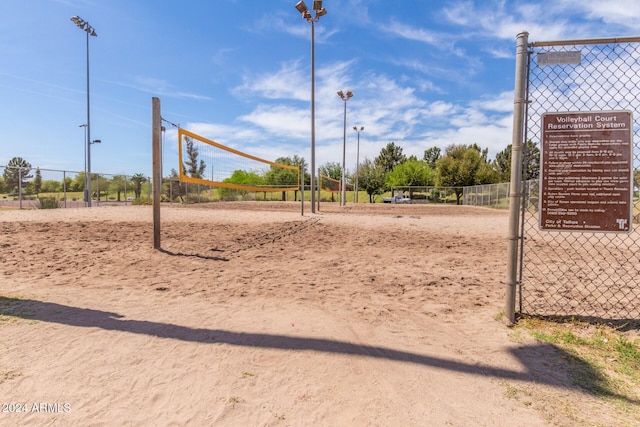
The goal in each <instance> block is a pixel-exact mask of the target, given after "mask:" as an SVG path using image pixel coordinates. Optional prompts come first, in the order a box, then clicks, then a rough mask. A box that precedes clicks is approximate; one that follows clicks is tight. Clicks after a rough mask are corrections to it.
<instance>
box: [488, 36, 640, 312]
mask: <svg viewBox="0 0 640 427" xmlns="http://www.w3.org/2000/svg"><path fill="white" fill-rule="evenodd" d="M639 41H640V40H630V39H607V40H600V41H598V40H592V41H589V40H586V41H585V40H583V41H567V42H549V43H530V44H529V45H528V57H529V59H528V70H527V72H528V79H527V96H526V119H525V126H524V129H525V135H524V141H528V140H532V141H534V142H535V143H537V144H540V142H541V138H542V133H543V128H542V124H543V115H544V114H547V113H558V112H585V111H587V112H594V111H595V112H597V111H607V112H608V111H621V110H629V111H631V112H632V118H633V123H632V127H633V133H632V135H633V136H632V142H631V145H632V146H633V154H632V160H631V162H632V163H633V165H632V169H633V172H634V176H635V177H636V178H635V181H636V184H635V185H633V184H628V185H631V186H632V191H633V192H634V195H635V197H634V198H633V200H632V217H633V225H632V231H631V232H630V233H628V234H627V233H611V232H586V231H548V230H543V229H542V227H541V226H540V223H539V221H540V217H539V209H538V208H539V206H538V193H539V183H538V181H528V182H524V183H523V199H522V200H523V203H522V213H521V231H520V234H521V235H520V237H521V240H520V242H521V243H520V251H519V252H520V255H519V257H520V260H519V261H520V262H519V264H520V266H519V287H518V289H519V301H518V303H519V311H520V312H521V313H523V314H529V315H543V316H559V317H567V316H580V317H585V318H588V319H596V320H599V321H621V320H622V321H625V320H638V319H640V229H639V228H640V225H639V224H638V212H640V203H639V201H638V197H637V196H638V193H637V179H638V178H637V177H638V170H639V169H640V168H639V165H640V146H639V141H640V138H639V132H640V108H639V107H640V97H639V96H638V94H640V66H639V60H640V43H639ZM543 58H544V60H543ZM554 58H555V59H554ZM523 155H524V160H523V163H524V164H526V156H527V153H526V151H525V152H524V154H523ZM543 167H544V166H543ZM483 194H488V192H485V193H483ZM483 197H486V196H483Z"/></svg>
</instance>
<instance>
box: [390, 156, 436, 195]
mask: <svg viewBox="0 0 640 427" xmlns="http://www.w3.org/2000/svg"><path fill="white" fill-rule="evenodd" d="M435 175H436V174H435V171H434V170H433V169H431V168H430V167H429V165H428V164H427V162H425V161H422V160H415V159H410V160H407V161H406V162H404V163H401V164H399V165H397V166H396V167H395V168H393V170H392V171H391V172H389V173H388V174H387V176H386V177H385V184H386V186H387V188H391V187H409V186H420V187H426V186H429V185H433V184H434V183H435Z"/></svg>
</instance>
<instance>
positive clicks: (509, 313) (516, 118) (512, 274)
mask: <svg viewBox="0 0 640 427" xmlns="http://www.w3.org/2000/svg"><path fill="white" fill-rule="evenodd" d="M528 38H529V33H527V32H526V31H523V32H521V33H520V34H518V35H517V37H516V76H515V88H514V94H513V135H512V142H511V180H510V182H511V185H510V186H509V187H510V191H509V232H508V237H507V239H508V248H507V278H506V286H507V289H506V296H505V309H504V313H505V316H506V318H507V321H508V322H509V323H510V324H513V323H514V322H515V319H516V315H515V312H516V287H517V285H518V229H519V212H520V202H521V200H520V199H521V193H522V191H521V188H522V147H523V145H524V141H523V138H524V118H525V117H524V114H525V105H526V80H527V60H528V53H527V44H528Z"/></svg>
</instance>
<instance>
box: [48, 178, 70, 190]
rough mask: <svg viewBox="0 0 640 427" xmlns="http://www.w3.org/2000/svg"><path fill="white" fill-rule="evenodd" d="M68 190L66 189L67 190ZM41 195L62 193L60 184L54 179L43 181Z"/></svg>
mask: <svg viewBox="0 0 640 427" xmlns="http://www.w3.org/2000/svg"><path fill="white" fill-rule="evenodd" d="M67 189H68V188H67ZM41 191H42V192H43V193H57V192H60V191H62V182H60V181H56V180H55V179H45V180H44V181H42V189H41Z"/></svg>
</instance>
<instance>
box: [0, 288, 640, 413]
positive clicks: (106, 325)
mask: <svg viewBox="0 0 640 427" xmlns="http://www.w3.org/2000/svg"><path fill="white" fill-rule="evenodd" d="M0 315H6V316H14V317H19V318H23V319H30V320H38V321H42V322H47V323H58V324H63V325H69V326H75V327H81V328H101V329H105V330H109V331H121V332H129V333H133V334H143V335H149V336H153V337H159V338H165V339H173V340H179V341H185V342H197V343H205V344H212V345H216V344H228V345H233V346H241V347H252V348H269V349H279V350H294V351H297V350H302V351H305V350H306V351H315V352H319V353H333V354H341V355H349V356H358V357H370V358H378V359H387V360H392V361H397V362H402V363H412V364H417V365H423V366H429V367H433V368H438V369H442V370H447V371H454V372H460V373H464V374H469V375H478V376H486V377H494V378H500V379H507V380H517V381H524V382H535V383H540V384H546V385H549V386H552V387H554V388H558V389H569V390H577V391H580V392H583V393H588V394H593V395H599V396H604V397H610V398H615V399H619V400H621V401H625V402H628V403H631V404H633V405H638V404H640V401H638V400H637V399H632V398H629V397H627V396H624V395H621V394H618V393H616V392H615V391H613V390H610V388H609V387H608V386H607V383H606V378H604V377H603V376H602V375H601V374H600V373H599V372H597V371H595V370H594V369H593V368H592V367H591V365H590V364H589V363H587V361H585V360H582V359H580V358H578V357H576V356H575V355H573V354H570V353H567V352H566V351H564V350H563V349H561V348H559V347H557V346H554V345H552V344H548V343H539V344H536V345H531V346H520V347H516V348H514V349H511V350H510V352H511V353H512V354H513V355H514V356H515V357H516V358H517V359H518V360H519V361H520V363H521V365H522V366H523V367H524V369H523V370H522V371H516V370H511V369H505V368H501V367H497V366H492V365H488V364H483V363H465V362H460V361H455V360H449V359H445V358H440V357H435V356H429V355H424V354H419V353H412V352H408V351H403V350H395V349H392V348H388V347H382V346H374V345H362V344H353V343H350V342H345V341H339V340H332V339H324V338H311V337H292V336H287V335H277V334H264V333H247V332H234V331H228V330H224V329H208V328H190V327H186V326H180V325H175V324H170V323H162V322H150V321H145V320H133V319H125V318H124V316H122V315H120V314H118V313H112V312H107V311H101V310H94V309H90V308H80V307H73V306H68V305H62V304H56V303H51V302H46V301H37V300H30V299H19V298H6V297H1V296H0ZM542 359H544V360H549V359H551V360H554V359H555V360H558V361H560V360H570V361H572V363H573V368H575V369H578V370H579V371H580V372H579V374H580V377H581V378H582V382H581V384H579V385H578V384H568V383H567V382H568V381H567V380H566V377H565V376H564V375H561V374H559V375H554V371H553V370H552V369H551V370H550V368H549V366H547V365H546V364H544V363H542V364H541V363H540V360H542ZM559 369H563V368H559Z"/></svg>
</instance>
